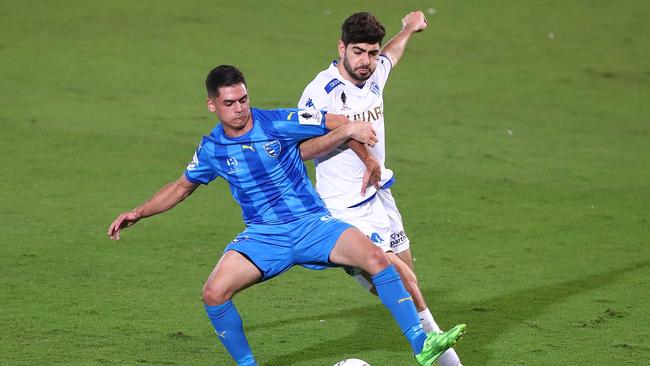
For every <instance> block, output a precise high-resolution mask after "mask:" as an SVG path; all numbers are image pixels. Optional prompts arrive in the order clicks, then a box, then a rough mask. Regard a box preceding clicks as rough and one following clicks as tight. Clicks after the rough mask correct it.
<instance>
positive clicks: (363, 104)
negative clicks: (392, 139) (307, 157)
mask: <svg viewBox="0 0 650 366" xmlns="http://www.w3.org/2000/svg"><path fill="white" fill-rule="evenodd" d="M336 65H337V62H336V61H334V62H332V64H331V65H330V67H329V68H328V69H327V70H324V71H322V72H320V73H319V74H318V75H316V78H315V79H314V80H312V82H311V83H309V85H307V87H306V88H305V90H304V91H303V93H302V97H301V98H300V102H299V103H298V108H312V109H320V110H325V111H327V112H331V113H336V114H343V115H346V116H348V118H349V119H351V120H364V121H369V122H371V123H372V127H373V128H374V130H375V133H376V134H377V139H378V140H379V141H378V142H377V144H375V146H374V147H372V148H369V151H370V152H371V153H372V155H373V156H374V157H375V158H376V159H377V162H378V163H379V166H380V167H381V182H380V185H381V186H386V187H388V186H390V184H387V183H388V182H389V181H390V182H391V183H392V177H393V172H392V171H391V170H389V169H386V167H385V165H384V163H385V160H386V148H385V146H386V145H385V144H386V139H385V133H384V99H383V95H382V94H383V90H384V86H385V85H386V81H387V79H388V75H389V73H390V70H391V67H392V64H391V62H390V60H389V59H388V58H387V57H386V56H384V55H380V56H379V60H378V61H377V68H376V69H375V72H374V73H373V74H372V76H371V77H370V78H369V79H368V80H366V81H365V83H364V84H363V87H358V86H356V85H354V84H352V83H350V82H349V81H347V80H345V79H344V78H343V76H341V73H340V72H339V70H338V69H337V67H336ZM315 164H316V190H317V191H318V194H319V195H320V196H321V198H322V199H323V201H325V205H326V206H327V207H328V208H347V207H352V206H354V205H357V204H359V203H360V202H363V201H364V200H365V199H367V198H368V197H372V195H374V194H375V192H376V189H375V188H374V187H368V189H367V190H366V195H365V196H361V183H362V181H363V174H364V173H365V171H366V166H365V165H364V164H363V162H362V161H361V160H360V159H359V157H358V156H357V155H356V154H355V153H354V151H352V150H351V149H350V148H348V147H347V145H345V144H344V145H341V146H339V147H338V148H336V149H334V150H333V151H332V152H331V153H330V154H329V155H327V156H325V157H323V158H319V159H315Z"/></svg>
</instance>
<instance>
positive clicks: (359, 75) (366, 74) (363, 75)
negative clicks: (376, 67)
mask: <svg viewBox="0 0 650 366" xmlns="http://www.w3.org/2000/svg"><path fill="white" fill-rule="evenodd" d="M370 76H372V72H371V71H370V70H363V71H362V70H359V71H357V72H355V73H354V78H355V79H357V80H359V81H366V80H368V79H369V78H370Z"/></svg>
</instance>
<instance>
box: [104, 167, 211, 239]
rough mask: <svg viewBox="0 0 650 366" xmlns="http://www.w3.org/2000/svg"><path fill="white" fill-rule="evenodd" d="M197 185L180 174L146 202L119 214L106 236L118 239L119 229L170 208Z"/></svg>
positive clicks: (190, 192)
mask: <svg viewBox="0 0 650 366" xmlns="http://www.w3.org/2000/svg"><path fill="white" fill-rule="evenodd" d="M198 186H199V185H198V184H196V183H192V182H190V181H188V180H187V178H185V175H183V176H181V177H180V178H178V179H177V180H176V181H174V182H172V183H169V184H168V185H166V186H165V187H163V188H162V189H161V190H159V191H158V192H157V193H156V194H154V195H153V197H151V198H150V199H149V200H148V201H147V202H145V203H143V204H142V205H140V206H138V207H136V208H134V209H133V210H131V211H128V212H124V213H122V214H120V215H119V216H118V217H117V218H116V219H115V221H113V223H112V224H111V226H110V227H109V228H108V236H110V237H111V239H113V240H120V230H121V229H123V228H127V227H129V226H132V225H135V223H136V222H138V221H139V220H140V219H143V218H145V217H149V216H154V215H157V214H159V213H163V212H165V211H167V210H169V209H171V208H172V207H174V206H176V205H177V204H178V203H179V202H181V201H182V200H184V199H185V198H186V197H187V196H189V195H190V194H192V192H194V190H195V189H196V188H197V187H198Z"/></svg>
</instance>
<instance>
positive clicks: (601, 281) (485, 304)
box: [251, 261, 650, 366]
mask: <svg viewBox="0 0 650 366" xmlns="http://www.w3.org/2000/svg"><path fill="white" fill-rule="evenodd" d="M649 265H650V262H648V261H646V262H641V263H637V264H635V265H632V266H628V267H625V268H622V269H619V270H614V271H607V272H603V273H598V274H594V275H589V276H585V277H583V278H580V279H575V280H572V281H567V282H561V283H558V284H555V285H552V286H545V287H535V288H527V289H524V290H520V291H515V292H512V293H509V294H505V295H501V296H495V297H493V298H489V299H484V300H481V301H476V302H463V303H453V302H446V301H445V300H444V298H443V297H440V296H439V297H437V298H436V301H435V303H436V305H437V307H439V308H440V309H446V310H440V317H441V319H444V314H445V313H449V312H451V311H453V312H454V314H455V315H454V318H456V319H462V321H463V322H466V323H467V324H468V333H467V335H466V336H465V337H464V339H463V341H462V342H471V348H472V349H474V350H475V351H476V352H478V353H479V354H480V355H481V357H480V358H481V360H482V361H483V362H487V361H489V360H490V359H491V353H492V351H490V348H489V346H490V344H491V343H492V342H493V340H494V339H495V338H498V337H499V336H500V335H502V334H505V333H507V332H508V331H509V330H510V329H512V328H515V327H517V326H520V325H522V324H524V323H525V322H526V321H527V320H529V319H533V318H535V317H537V316H538V315H539V314H541V313H542V312H544V311H546V309H547V308H549V307H550V306H552V305H554V304H556V303H559V302H562V301H564V300H565V299H567V298H569V297H571V296H574V295H577V294H580V293H583V292H586V291H590V290H593V289H596V288H599V287H604V286H607V285H609V284H611V283H614V282H616V281H618V280H619V278H618V277H620V276H621V275H624V274H626V273H628V272H632V271H635V270H638V269H641V268H645V267H648V266H649ZM425 292H431V291H425ZM377 301H378V302H377V305H372V306H365V307H356V308H349V309H340V310H338V311H336V312H331V313H325V314H316V315H313V316H305V317H297V318H290V319H281V320H275V321H271V322H264V323H258V324H252V326H251V330H254V329H264V328H274V327H280V326H283V325H286V324H290V323H301V322H315V321H318V320H319V319H329V318H333V317H335V318H337V319H340V320H349V321H351V322H355V323H356V324H358V327H357V328H356V329H355V330H354V331H353V332H352V333H350V334H347V335H345V336H343V337H340V338H337V339H332V340H327V341H323V342H320V343H318V344H315V345H312V346H309V347H305V348H302V349H295V348H292V347H290V346H289V347H288V348H289V349H288V352H287V353H285V354H284V355H281V356H277V357H275V358H273V359H271V360H268V361H266V362H262V364H263V365H265V366H287V365H293V364H296V363H298V362H305V361H312V360H314V359H318V358H323V357H327V356H328V355H329V354H331V353H332V351H334V350H335V351H336V353H337V354H339V355H355V354H356V355H359V354H362V353H363V352H364V351H366V350H367V351H375V350H377V349H384V350H388V351H392V352H398V351H401V350H403V351H404V355H405V357H408V352H409V349H408V344H407V343H406V341H401V339H396V340H395V341H392V342H381V343H380V341H378V340H377V337H375V336H373V335H374V334H376V332H377V331H378V330H381V329H386V328H388V327H394V328H395V329H393V330H384V332H391V331H394V332H395V333H397V326H396V325H395V324H394V323H393V321H392V319H390V318H389V316H388V315H387V312H386V310H385V309H384V307H383V306H381V304H380V303H379V300H378V299H377ZM433 311H434V314H435V313H436V312H437V311H436V309H433ZM445 323H446V322H445ZM396 337H399V336H397V335H396ZM461 356H462V354H461ZM407 363H408V362H407ZM411 363H414V361H413V362H411Z"/></svg>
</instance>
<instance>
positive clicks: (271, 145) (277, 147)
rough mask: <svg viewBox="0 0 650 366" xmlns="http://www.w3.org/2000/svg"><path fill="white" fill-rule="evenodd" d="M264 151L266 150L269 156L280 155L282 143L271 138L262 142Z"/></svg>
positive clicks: (275, 156)
mask: <svg viewBox="0 0 650 366" xmlns="http://www.w3.org/2000/svg"><path fill="white" fill-rule="evenodd" d="M264 151H266V153H267V154H268V155H269V156H270V157H272V158H277V157H278V155H280V151H282V145H281V144H280V141H278V140H273V141H271V142H267V143H266V144H264Z"/></svg>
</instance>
